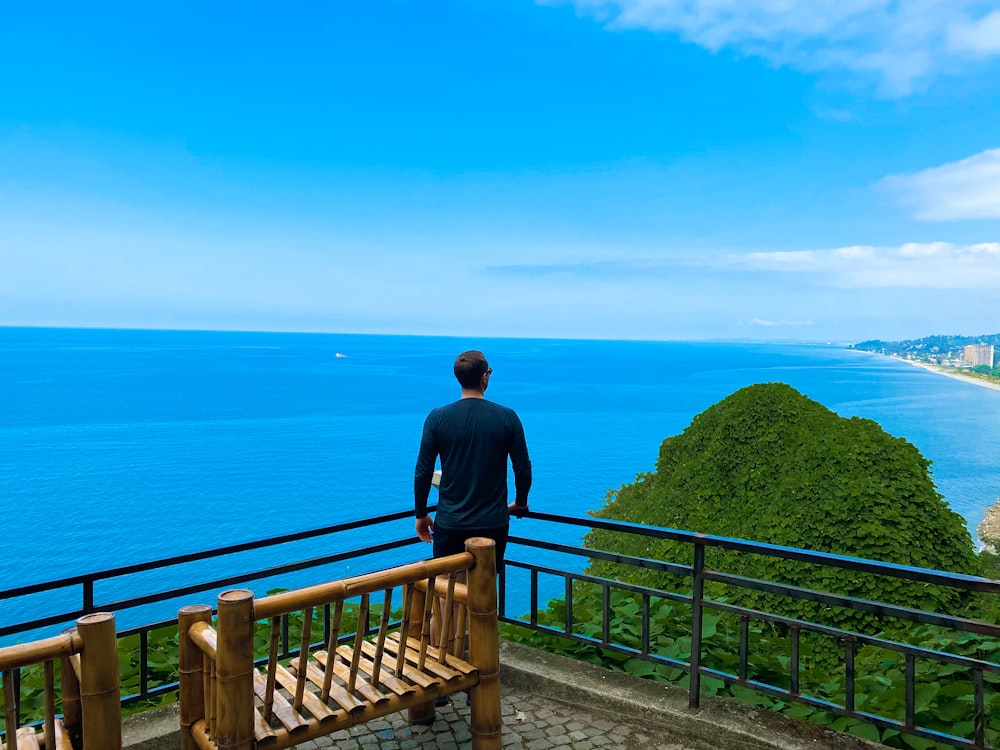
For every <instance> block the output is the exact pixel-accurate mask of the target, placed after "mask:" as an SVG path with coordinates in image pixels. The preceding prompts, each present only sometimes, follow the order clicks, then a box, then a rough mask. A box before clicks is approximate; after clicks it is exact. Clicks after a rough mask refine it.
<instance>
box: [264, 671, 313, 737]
mask: <svg viewBox="0 0 1000 750" xmlns="http://www.w3.org/2000/svg"><path fill="white" fill-rule="evenodd" d="M266 684H267V681H266V679H265V677H264V675H262V674H261V673H260V672H258V671H257V670H254V678H253V689H254V693H256V694H257V697H261V696H263V694H264V690H265V689H266ZM272 716H273V718H275V719H277V720H278V721H279V722H280V723H281V726H283V727H284V728H285V730H286V731H288V732H291V731H294V730H296V729H299V728H301V727H304V726H306V725H307V724H308V723H309V722H308V721H307V720H306V719H305V717H304V716H302V715H301V714H300V713H299V712H298V711H296V710H295V709H294V708H292V704H291V701H289V700H288V698H286V697H285V696H284V695H282V694H281V691H280V690H276V691H275V692H274V705H273V707H272Z"/></svg>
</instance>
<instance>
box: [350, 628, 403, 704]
mask: <svg viewBox="0 0 1000 750" xmlns="http://www.w3.org/2000/svg"><path fill="white" fill-rule="evenodd" d="M374 654H375V645H374V644H373V643H371V642H370V641H365V642H364V643H362V655H361V659H360V660H359V661H358V670H359V672H358V673H359V674H360V675H361V676H363V677H366V678H368V684H369V685H371V686H372V688H373V689H375V690H379V689H380V688H386V689H388V690H389V691H391V692H393V693H395V694H396V695H407V694H408V693H412V692H413V690H414V688H413V687H412V686H411V685H407V684H406V683H404V682H402V681H400V680H398V679H396V677H395V675H393V674H392V673H390V672H389V671H388V670H387V669H383V668H382V666H381V665H379V667H378V670H379V674H378V679H377V680H376V679H375V662H374V661H373V656H374ZM376 684H377V685H378V688H376V687H375V685H376ZM380 692H381V691H380Z"/></svg>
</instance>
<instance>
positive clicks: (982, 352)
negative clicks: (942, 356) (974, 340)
mask: <svg viewBox="0 0 1000 750" xmlns="http://www.w3.org/2000/svg"><path fill="white" fill-rule="evenodd" d="M962 360H963V361H964V362H968V363H969V364H970V365H972V366H973V367H977V366H978V365H986V366H987V367H993V344H972V345H970V346H967V347H965V353H964V354H963V355H962Z"/></svg>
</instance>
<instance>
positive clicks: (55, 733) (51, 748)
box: [38, 719, 73, 750]
mask: <svg viewBox="0 0 1000 750" xmlns="http://www.w3.org/2000/svg"><path fill="white" fill-rule="evenodd" d="M38 742H39V744H41V746H42V747H44V748H45V750H73V743H72V742H71V741H70V738H69V732H67V731H66V725H65V724H64V723H63V721H62V719H56V720H55V721H54V722H53V726H52V734H48V733H45V732H43V733H42V734H41V735H40V736H39V737H38Z"/></svg>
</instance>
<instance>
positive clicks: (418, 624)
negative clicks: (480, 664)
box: [399, 586, 435, 724]
mask: <svg viewBox="0 0 1000 750" xmlns="http://www.w3.org/2000/svg"><path fill="white" fill-rule="evenodd" d="M410 588H411V589H412V597H413V598H412V600H411V604H410V611H411V612H412V613H417V612H419V613H421V615H422V616H419V617H412V616H411V619H410V624H409V627H408V628H407V631H408V632H407V634H406V635H407V637H406V640H407V641H410V642H413V643H417V644H420V647H421V648H426V638H427V637H428V636H427V635H424V622H425V620H426V619H427V617H428V616H429V613H428V612H427V607H426V606H425V603H426V600H427V598H428V597H431V596H433V591H432V590H431V589H428V591H427V593H424V592H423V591H421V590H420V589H418V588H417V587H416V586H411V587H410ZM429 630H430V628H429V626H428V635H429ZM422 639H423V640H422ZM402 640H403V639H402V637H401V638H400V644H399V646H400V649H403V648H404V645H405V644H404V643H403V642H402ZM434 717H435V712H434V701H427V702H426V703H420V704H418V705H416V706H411V707H410V709H409V711H408V712H407V718H408V719H409V721H410V723H411V724H433V723H434Z"/></svg>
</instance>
